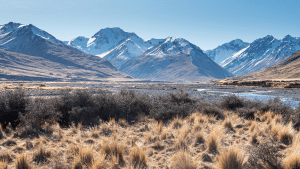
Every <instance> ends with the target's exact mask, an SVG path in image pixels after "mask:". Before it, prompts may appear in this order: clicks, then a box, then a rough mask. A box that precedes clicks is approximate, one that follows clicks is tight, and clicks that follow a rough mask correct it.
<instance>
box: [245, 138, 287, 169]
mask: <svg viewBox="0 0 300 169" xmlns="http://www.w3.org/2000/svg"><path fill="white" fill-rule="evenodd" d="M264 140H265V141H263V142H260V143H259V144H254V145H252V146H248V147H247V152H249V156H248V161H247V163H246V168H279V169H281V168H283V167H282V165H281V159H280V158H281V154H279V153H277V152H278V149H277V147H275V146H274V142H273V141H272V139H271V138H269V137H268V138H265V139H264Z"/></svg>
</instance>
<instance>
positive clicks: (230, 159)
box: [218, 147, 244, 169]
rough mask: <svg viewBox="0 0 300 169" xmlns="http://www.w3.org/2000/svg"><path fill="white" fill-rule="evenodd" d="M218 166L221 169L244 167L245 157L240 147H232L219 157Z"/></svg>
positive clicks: (241, 168)
mask: <svg viewBox="0 0 300 169" xmlns="http://www.w3.org/2000/svg"><path fill="white" fill-rule="evenodd" d="M218 166H219V168H221V169H232V168H234V169H243V168H244V157H243V156H242V154H241V153H240V150H239V149H237V148H236V147H231V148H229V150H228V151H225V152H223V153H222V154H221V155H220V156H219V157H218Z"/></svg>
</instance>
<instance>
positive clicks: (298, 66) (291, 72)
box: [240, 51, 300, 80]
mask: <svg viewBox="0 0 300 169" xmlns="http://www.w3.org/2000/svg"><path fill="white" fill-rule="evenodd" d="M299 58H300V51H298V52H296V53H294V54H293V55H292V56H290V57H289V58H288V59H286V60H285V61H283V62H281V63H279V64H276V65H274V66H271V67H268V68H265V69H262V70H260V71H257V72H253V73H251V74H248V75H244V76H241V78H240V79H241V80H266V79H299V78H300V59H299Z"/></svg>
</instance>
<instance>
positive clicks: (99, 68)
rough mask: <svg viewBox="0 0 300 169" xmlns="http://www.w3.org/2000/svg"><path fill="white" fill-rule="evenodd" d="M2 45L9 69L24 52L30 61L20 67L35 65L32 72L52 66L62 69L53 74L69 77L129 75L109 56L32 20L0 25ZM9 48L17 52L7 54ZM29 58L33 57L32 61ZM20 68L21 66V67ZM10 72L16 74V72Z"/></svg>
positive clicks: (80, 78) (3, 59)
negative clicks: (70, 42) (82, 48)
mask: <svg viewBox="0 0 300 169" xmlns="http://www.w3.org/2000/svg"><path fill="white" fill-rule="evenodd" d="M0 49H4V50H5V51H2V55H1V56H2V57H1V61H2V62H1V64H2V68H3V69H4V68H5V69H9V67H14V68H17V67H16V65H18V63H15V64H13V62H17V61H19V60H22V58H20V57H17V56H23V55H20V53H21V54H25V55H26V56H23V57H27V58H24V59H27V61H24V63H30V64H29V65H28V67H27V68H24V67H25V66H26V65H25V64H22V66H21V67H23V69H24V70H26V71H27V72H28V71H30V69H32V71H33V72H32V74H35V73H34V72H36V71H37V69H39V71H37V72H43V71H44V73H46V74H48V73H49V76H50V75H51V74H50V73H52V72H51V71H50V70H47V69H48V68H52V69H51V70H52V71H53V72H60V73H57V74H56V75H55V76H56V77H53V78H58V79H61V80H67V81H75V80H100V79H102V78H129V76H128V75H126V74H124V73H122V72H120V71H118V70H117V69H116V68H115V67H113V66H112V65H111V63H110V62H108V61H107V60H105V59H102V58H100V57H97V56H93V55H89V54H86V53H83V52H81V51H79V50H77V49H75V48H73V47H70V46H68V45H66V44H65V43H63V42H61V41H59V40H57V39H56V38H55V37H53V36H52V35H50V34H49V33H47V32H45V31H43V30H41V29H38V28H37V27H35V26H33V25H31V24H30V25H22V24H19V23H13V22H10V23H8V24H5V25H2V26H0ZM6 51H10V52H14V53H9V55H6V54H5V52H6ZM18 53H19V54H18ZM28 59H29V60H30V59H32V62H30V61H29V60H28ZM35 61H41V62H40V63H42V62H43V65H44V67H42V66H38V64H37V68H34V62H35ZM19 63H21V62H19ZM13 65H15V66H13ZM19 69H20V70H21V69H22V68H19ZM53 69H55V71H54V70H53ZM49 71H50V72H49ZM2 72H3V70H2ZM11 73H12V74H15V73H14V72H11ZM52 74H53V75H51V76H54V73H52ZM47 77H48V76H47ZM51 78H52V77H51Z"/></svg>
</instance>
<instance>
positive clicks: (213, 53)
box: [204, 39, 249, 64]
mask: <svg viewBox="0 0 300 169" xmlns="http://www.w3.org/2000/svg"><path fill="white" fill-rule="evenodd" d="M248 45H249V43H247V42H243V41H242V40H240V39H236V40H233V41H231V42H228V43H225V44H223V45H221V46H218V47H217V48H215V49H213V50H207V51H205V52H204V53H205V54H207V55H208V56H209V57H210V58H211V59H212V60H213V61H215V62H216V63H218V64H220V63H221V62H222V61H224V60H225V59H227V58H228V57H230V56H231V55H233V54H235V53H236V52H238V51H239V50H241V49H243V48H245V47H246V46H248Z"/></svg>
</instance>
